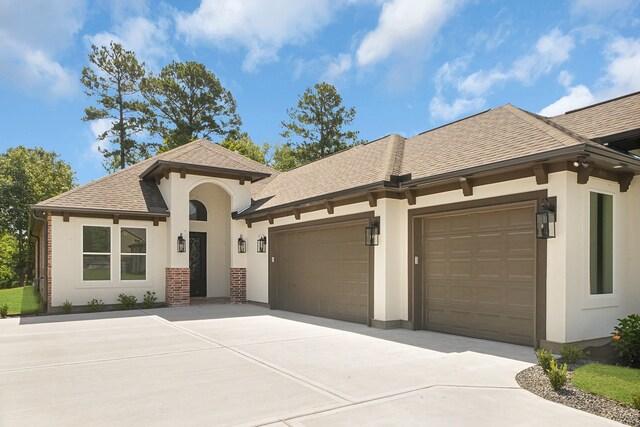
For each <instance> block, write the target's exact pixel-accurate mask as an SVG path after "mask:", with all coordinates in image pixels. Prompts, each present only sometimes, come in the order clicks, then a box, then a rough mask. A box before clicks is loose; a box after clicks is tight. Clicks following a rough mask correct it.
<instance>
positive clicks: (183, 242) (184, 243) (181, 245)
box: [178, 233, 187, 252]
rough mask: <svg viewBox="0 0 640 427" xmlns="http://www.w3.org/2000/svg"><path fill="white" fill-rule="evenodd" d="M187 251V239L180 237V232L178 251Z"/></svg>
mask: <svg viewBox="0 0 640 427" xmlns="http://www.w3.org/2000/svg"><path fill="white" fill-rule="evenodd" d="M186 251H187V241H186V240H185V239H184V237H182V233H180V235H179V236H178V252H186Z"/></svg>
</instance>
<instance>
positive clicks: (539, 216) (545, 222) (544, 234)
mask: <svg viewBox="0 0 640 427" xmlns="http://www.w3.org/2000/svg"><path fill="white" fill-rule="evenodd" d="M536 237H537V238H538V239H553V238H554V237H556V207H555V206H554V205H552V204H551V203H550V202H549V199H547V198H546V197H545V198H544V199H542V210H541V211H540V212H537V213H536Z"/></svg>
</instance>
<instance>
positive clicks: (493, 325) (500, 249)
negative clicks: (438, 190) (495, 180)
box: [422, 204, 536, 345]
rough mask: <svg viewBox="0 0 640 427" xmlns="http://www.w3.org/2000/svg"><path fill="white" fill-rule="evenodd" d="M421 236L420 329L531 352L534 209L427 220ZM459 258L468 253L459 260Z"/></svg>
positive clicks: (516, 208)
mask: <svg viewBox="0 0 640 427" xmlns="http://www.w3.org/2000/svg"><path fill="white" fill-rule="evenodd" d="M432 222H433V223H434V224H435V226H432ZM447 224H448V225H447ZM422 230H423V232H422V253H423V254H424V258H425V262H423V264H422V265H423V271H422V278H423V290H422V295H423V325H424V327H425V329H429V330H434V331H439V332H448V333H454V334H459V335H466V336H472V337H478V338H486V339H493V340H499V341H507V342H513V343H517V344H526V345H531V344H532V343H533V331H534V299H535V279H536V257H535V254H536V239H535V207H534V206H533V204H531V205H523V204H519V205H503V206H500V207H497V208H493V209H490V208H486V209H481V210H476V211H472V212H469V213H466V214H462V215H461V214H459V213H455V214H450V215H446V214H440V215H438V216H437V217H427V218H425V219H424V220H423V224H422ZM433 230H436V231H435V232H434V231H433ZM434 233H435V234H437V236H434ZM435 241H437V242H438V243H437V245H438V250H435V249H436V245H435V244H434V242H435ZM442 242H446V243H445V244H444V246H445V251H444V253H443V251H442V250H441V247H442V246H443V243H442ZM463 242H464V243H463ZM458 250H459V251H464V250H466V251H467V253H466V254H464V255H463V256H458V254H456V253H455V251H458Z"/></svg>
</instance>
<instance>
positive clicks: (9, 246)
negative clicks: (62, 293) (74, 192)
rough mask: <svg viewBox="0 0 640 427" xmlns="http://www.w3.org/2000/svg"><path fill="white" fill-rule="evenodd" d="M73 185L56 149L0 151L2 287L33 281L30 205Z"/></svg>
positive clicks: (69, 168) (0, 275)
mask: <svg viewBox="0 0 640 427" xmlns="http://www.w3.org/2000/svg"><path fill="white" fill-rule="evenodd" d="M73 187H74V172H72V171H71V166H70V165H69V164H68V163H66V162H65V161H63V160H61V159H60V158H59V156H58V155H57V154H56V153H55V152H53V151H45V150H44V149H42V148H25V147H23V146H18V147H13V148H8V149H7V151H6V152H4V153H2V154H0V200H1V201H2V202H0V266H1V267H0V287H7V286H8V285H11V286H24V285H25V284H27V283H29V282H30V279H31V276H32V265H33V261H32V259H33V258H32V257H33V255H32V249H31V248H30V246H29V233H28V228H29V222H30V218H31V205H33V204H36V203H39V202H41V201H43V200H45V199H48V198H50V197H53V196H55V195H57V194H59V193H62V192H64V191H67V190H70V189H71V188H73ZM7 269H8V270H9V271H7Z"/></svg>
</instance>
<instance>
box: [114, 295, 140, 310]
mask: <svg viewBox="0 0 640 427" xmlns="http://www.w3.org/2000/svg"><path fill="white" fill-rule="evenodd" d="M118 302H119V303H120V310H132V309H134V308H136V303H137V302H138V298H136V297H135V296H134V295H125V294H120V295H118Z"/></svg>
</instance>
